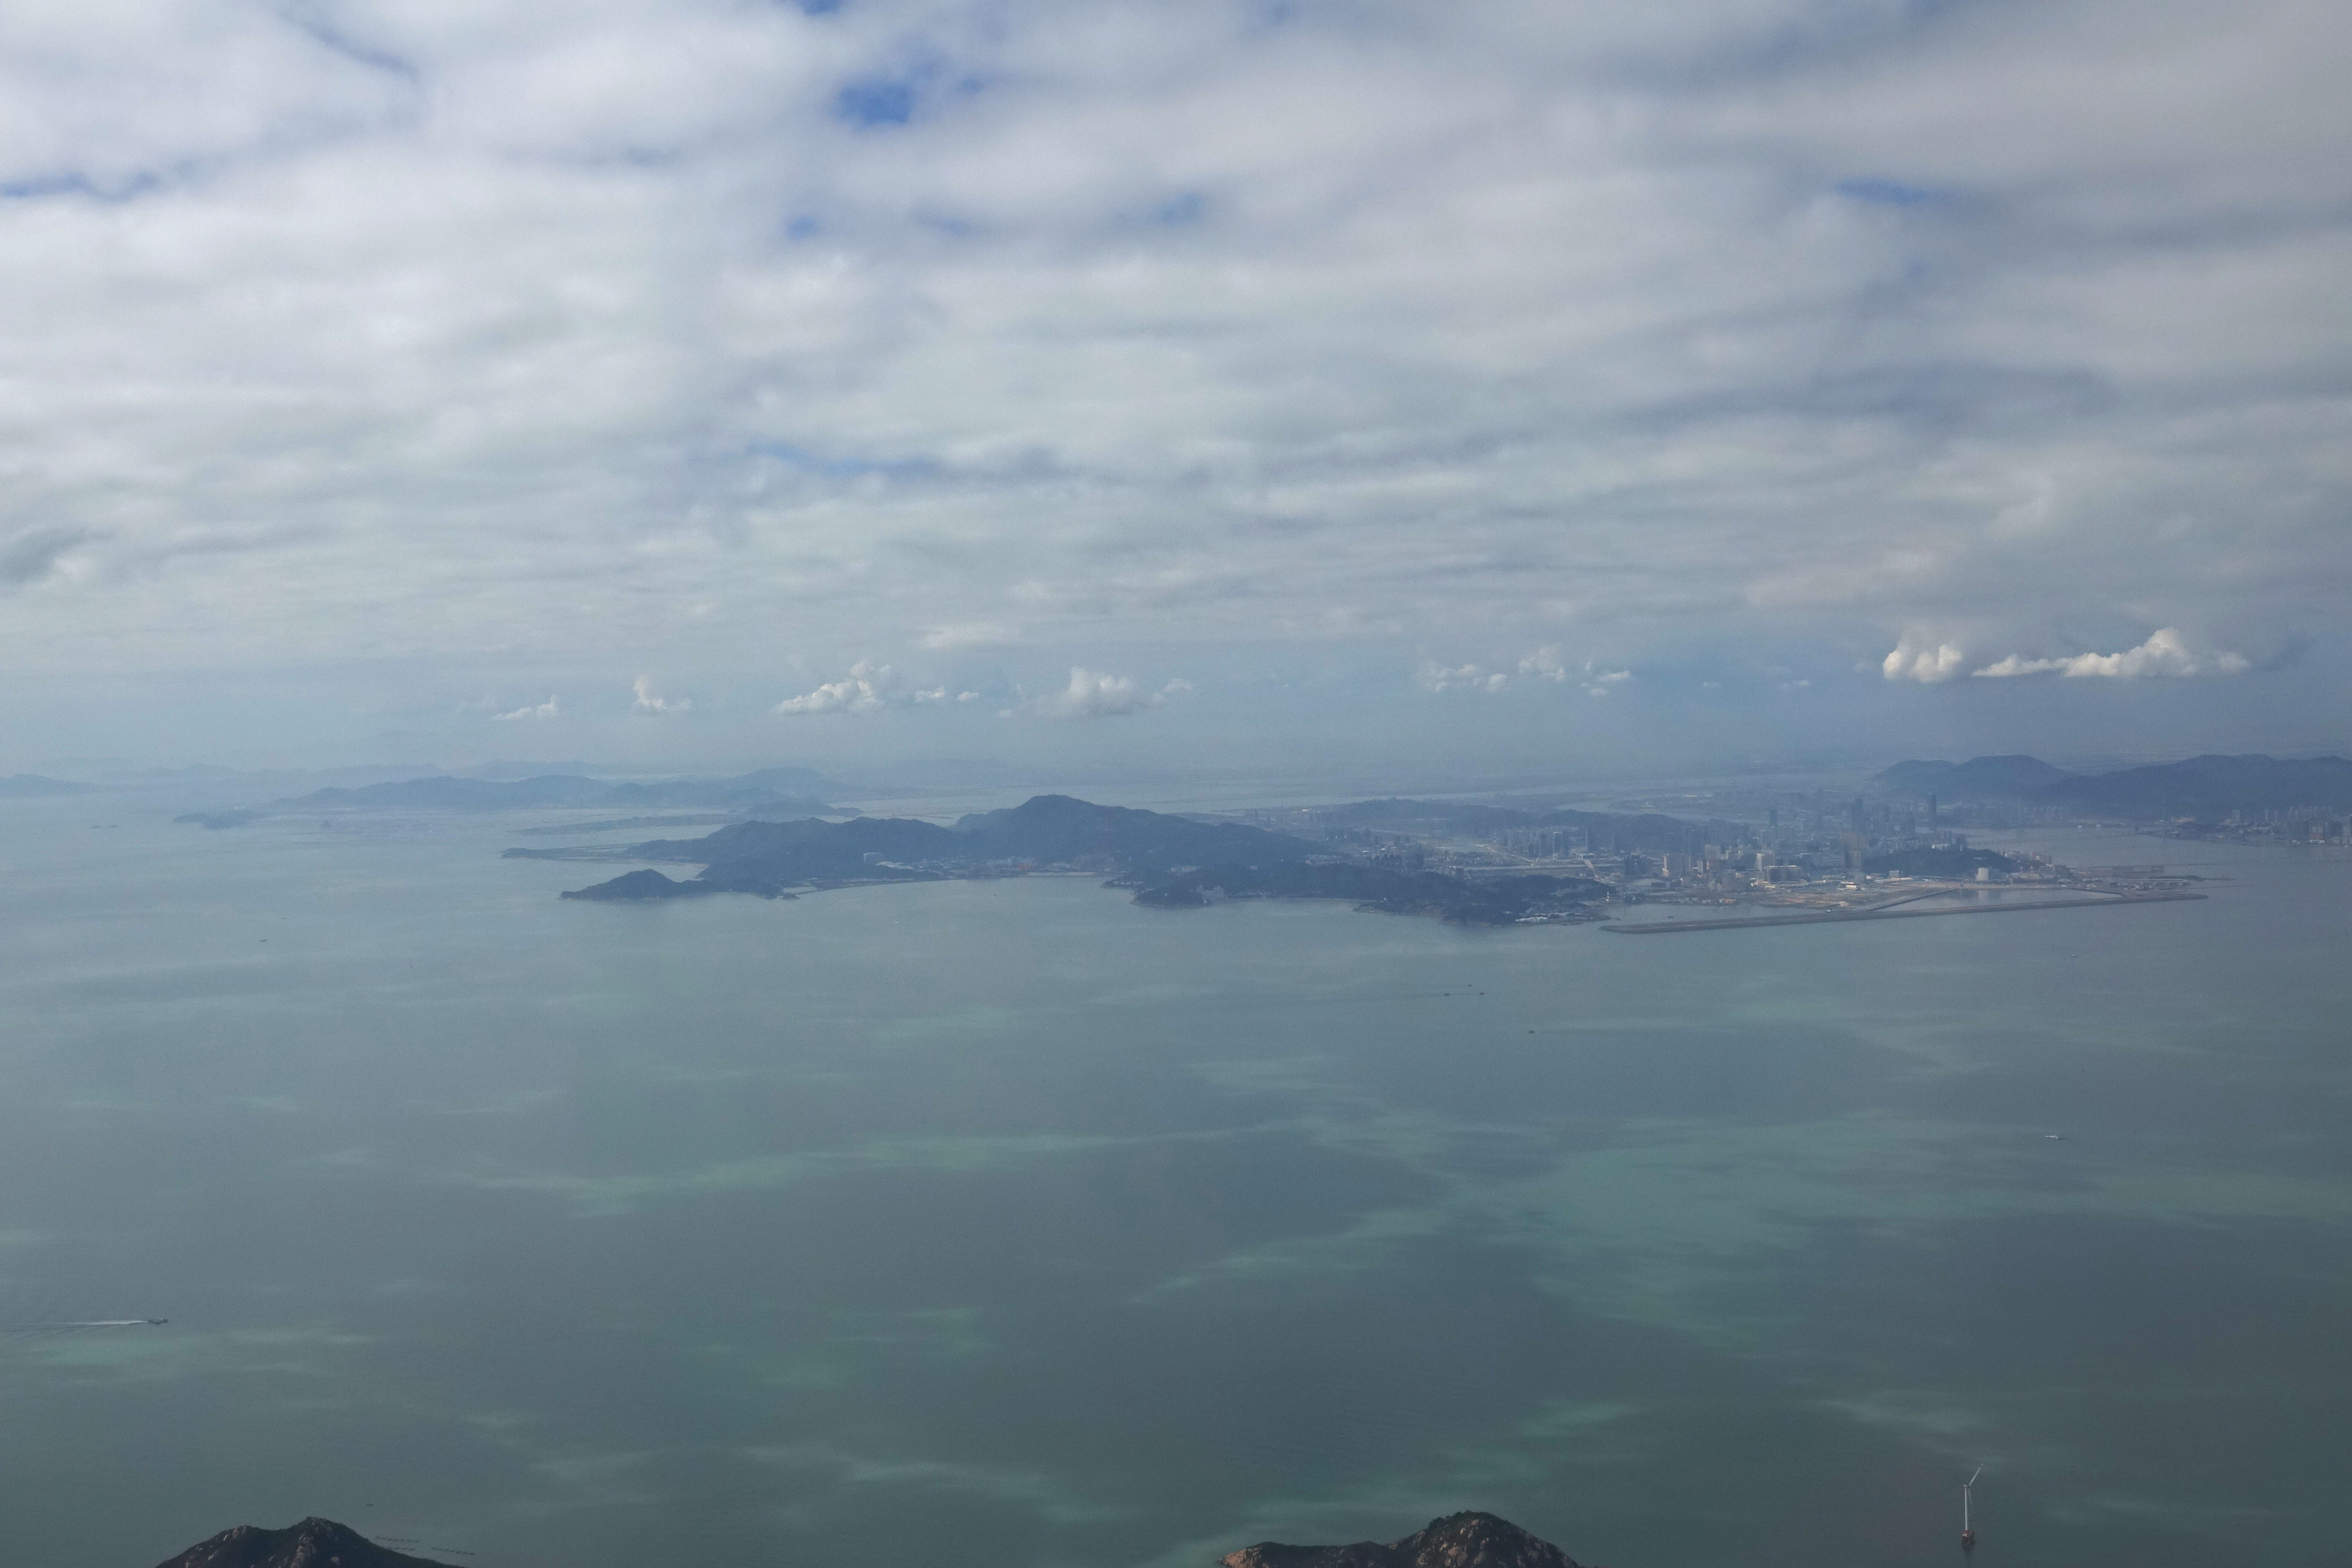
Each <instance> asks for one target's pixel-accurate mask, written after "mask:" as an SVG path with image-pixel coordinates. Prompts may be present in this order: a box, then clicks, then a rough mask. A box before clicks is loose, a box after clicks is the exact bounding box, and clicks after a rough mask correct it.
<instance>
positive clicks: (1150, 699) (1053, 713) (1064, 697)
mask: <svg viewBox="0 0 2352 1568" xmlns="http://www.w3.org/2000/svg"><path fill="white" fill-rule="evenodd" d="M1190 690H1192V682H1191V681H1189V680H1171V681H1170V682H1168V684H1166V685H1165V686H1162V687H1160V689H1158V690H1157V691H1150V690H1146V689H1144V688H1143V687H1142V686H1141V685H1140V684H1139V683H1138V682H1137V681H1136V680H1135V679H1134V678H1133V677H1131V676H1125V675H1106V674H1104V673H1102V672H1101V671H1099V670H1092V669H1084V668H1078V667H1076V666H1075V665H1074V666H1072V667H1071V669H1070V683H1069V685H1067V686H1066V687H1064V688H1063V689H1061V690H1059V691H1056V692H1054V693H1052V694H1051V695H1050V696H1045V697H1040V698H1038V699H1037V700H1034V701H1033V702H1030V703H1027V704H1026V705H1025V706H1024V709H1022V710H1021V711H1026V712H1030V713H1034V714H1035V715H1037V716H1038V717H1039V718H1041V719H1116V718H1118V717H1120V716H1121V715H1123V714H1128V713H1141V712H1144V711H1147V710H1150V709H1154V708H1165V707H1166V706H1167V705H1168V700H1169V699H1170V698H1171V697H1180V696H1181V695H1183V694H1184V693H1185V692H1187V691H1190ZM1007 711H1013V710H1007Z"/></svg>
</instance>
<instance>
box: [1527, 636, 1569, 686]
mask: <svg viewBox="0 0 2352 1568" xmlns="http://www.w3.org/2000/svg"><path fill="white" fill-rule="evenodd" d="M1519 673H1520V674H1521V675H1524V676H1526V677H1528V679H1531V680H1553V681H1560V680H1566V679H1568V666H1567V665H1565V664H1563V663H1561V662H1560V658H1559V644H1558V643H1556V642H1554V643H1546V644H1544V646H1543V647H1539V648H1538V649H1536V651H1535V652H1533V653H1531V654H1529V655H1528V657H1527V658H1523V659H1521V660H1519Z"/></svg>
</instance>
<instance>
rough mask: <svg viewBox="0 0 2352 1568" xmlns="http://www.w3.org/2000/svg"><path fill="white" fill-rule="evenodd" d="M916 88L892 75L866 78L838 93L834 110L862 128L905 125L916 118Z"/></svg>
mask: <svg viewBox="0 0 2352 1568" xmlns="http://www.w3.org/2000/svg"><path fill="white" fill-rule="evenodd" d="M915 102H916V91H915V84H914V83H913V82H911V81H907V80H904V79H897V78H891V77H866V78H864V79H860V80H857V81H853V82H851V83H850V84H849V85H848V86H846V87H845V88H843V89H841V91H840V92H839V93H838V94H836V95H835V98H834V100H833V111H834V113H835V114H836V115H838V116H839V117H840V118H842V119H843V120H845V121H849V123H850V124H852V125H855V126H856V127H857V128H858V129H859V130H861V131H866V130H872V129H875V128H877V127H879V126H884V125H904V124H906V123H907V121H909V120H912V119H913V118H914V117H915Z"/></svg>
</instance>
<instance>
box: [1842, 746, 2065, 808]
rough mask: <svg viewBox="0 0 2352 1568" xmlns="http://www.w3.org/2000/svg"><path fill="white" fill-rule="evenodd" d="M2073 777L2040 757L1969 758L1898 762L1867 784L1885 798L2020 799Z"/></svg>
mask: <svg viewBox="0 0 2352 1568" xmlns="http://www.w3.org/2000/svg"><path fill="white" fill-rule="evenodd" d="M2072 776H2073V775H2072V774H2070V773H2067V772H2066V770H2065V769H2063V768H2058V767H2053V766H2051V765H2050V764H2049V763H2045V762H2043V761H2042V759H2041V758H2039V757H1970V758H1969V760H1968V761H1967V762H1965V763H1946V762H1928V763H1918V762H1913V763H1895V765H1894V766H1893V767H1891V768H1888V769H1887V770H1886V771H1885V772H1884V773H1879V774H1878V775H1877V776H1875V777H1874V778H1873V779H1872V780H1871V781H1870V782H1871V783H1872V784H1876V785H1877V786H1878V787H1879V789H1880V790H1881V791H1883V792H1884V793H1885V794H1888V795H1916V796H1918V797H1920V798H1921V799H1925V798H1926V797H1927V796H1928V795H1934V796H1936V797H1937V799H1939V800H1946V801H2009V800H2023V799H2024V798H2025V797H2027V796H2028V795H2032V794H2034V793H2035V792H2036V791H2039V790H2042V789H2046V788H2048V787H2049V786H2050V785H2052V784H2056V783H2058V782H2059V781H2060V780H2062V779H2065V778H2070V777H2072Z"/></svg>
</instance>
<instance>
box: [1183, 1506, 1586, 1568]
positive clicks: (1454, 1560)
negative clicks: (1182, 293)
mask: <svg viewBox="0 0 2352 1568" xmlns="http://www.w3.org/2000/svg"><path fill="white" fill-rule="evenodd" d="M1218 1568H1578V1563H1577V1562H1576V1560H1575V1559H1574V1558H1572V1557H1570V1555H1569V1554H1568V1553H1567V1552H1562V1551H1561V1550H1560V1549H1559V1547H1557V1546H1554V1545H1553V1544H1552V1543H1551V1542H1549V1541H1544V1540H1542V1539H1540V1538H1538V1537H1537V1536H1534V1535H1531V1534H1529V1533H1528V1531H1524V1530H1522V1529H1520V1528H1519V1527H1518V1526H1517V1525H1516V1524H1513V1523H1512V1522H1511V1521H1508V1520H1507V1519H1501V1518H1498V1517H1496V1515H1494V1514H1491V1513H1475V1512H1473V1513H1451V1514H1447V1515H1446V1516H1445V1517H1444V1518H1443V1519H1433V1520H1431V1521H1429V1523H1428V1524H1426V1525H1425V1526H1423V1528H1422V1529H1420V1530H1417V1531H1413V1532H1412V1534H1411V1535H1408V1536H1406V1537H1405V1538H1404V1539H1402V1541H1391V1542H1385V1543H1383V1542H1377V1541H1359V1542H1353V1543H1352V1544H1350V1545H1347V1546H1286V1545H1284V1544H1283V1543H1282V1542H1274V1541H1265V1542H1259V1543H1258V1544H1257V1545H1255V1546H1244V1547H1243V1548H1242V1549H1241V1550H1240V1551H1239V1552H1233V1553H1231V1554H1229V1555H1227V1556H1225V1557H1223V1558H1222V1559H1220V1560H1219V1564H1218Z"/></svg>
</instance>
